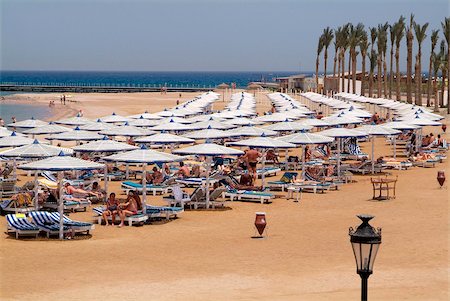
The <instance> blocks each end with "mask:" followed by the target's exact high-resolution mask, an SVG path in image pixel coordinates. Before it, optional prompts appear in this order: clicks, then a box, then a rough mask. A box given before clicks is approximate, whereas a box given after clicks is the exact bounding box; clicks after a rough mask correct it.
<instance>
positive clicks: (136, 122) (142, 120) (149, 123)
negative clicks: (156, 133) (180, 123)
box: [128, 117, 161, 127]
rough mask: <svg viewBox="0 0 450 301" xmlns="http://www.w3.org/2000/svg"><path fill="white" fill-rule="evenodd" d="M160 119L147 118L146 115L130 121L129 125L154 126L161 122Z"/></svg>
mask: <svg viewBox="0 0 450 301" xmlns="http://www.w3.org/2000/svg"><path fill="white" fill-rule="evenodd" d="M160 123H161V121H160V120H155V119H145V118H144V117H141V118H139V119H133V120H131V121H130V122H128V124H129V125H132V126H137V127H152V126H155V125H158V124H160Z"/></svg>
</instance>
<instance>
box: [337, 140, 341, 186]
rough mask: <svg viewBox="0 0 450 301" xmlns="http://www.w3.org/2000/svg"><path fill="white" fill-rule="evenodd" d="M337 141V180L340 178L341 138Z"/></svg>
mask: <svg viewBox="0 0 450 301" xmlns="http://www.w3.org/2000/svg"><path fill="white" fill-rule="evenodd" d="M337 139H338V149H337V151H338V157H337V169H338V179H340V178H341V138H337Z"/></svg>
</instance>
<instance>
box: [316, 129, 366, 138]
mask: <svg viewBox="0 0 450 301" xmlns="http://www.w3.org/2000/svg"><path fill="white" fill-rule="evenodd" d="M319 133H320V135H324V136H328V137H334V138H349V137H356V138H358V137H365V136H367V134H366V133H363V132H360V131H357V130H353V129H347V128H332V129H327V130H323V131H321V132H319Z"/></svg>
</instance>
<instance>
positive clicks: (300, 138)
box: [276, 133, 334, 145]
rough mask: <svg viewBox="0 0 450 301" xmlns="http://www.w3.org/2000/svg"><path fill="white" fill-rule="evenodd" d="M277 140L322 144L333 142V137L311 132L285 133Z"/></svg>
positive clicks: (301, 143)
mask: <svg viewBox="0 0 450 301" xmlns="http://www.w3.org/2000/svg"><path fill="white" fill-rule="evenodd" d="M276 139H278V140H282V141H285V142H289V143H292V144H300V145H303V144H324V143H330V142H333V141H334V139H333V138H332V137H328V136H324V135H320V134H312V133H296V134H292V135H286V136H282V137H279V138H276Z"/></svg>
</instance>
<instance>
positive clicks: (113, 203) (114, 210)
mask: <svg viewBox="0 0 450 301" xmlns="http://www.w3.org/2000/svg"><path fill="white" fill-rule="evenodd" d="M118 210H119V202H118V201H117V199H116V194H115V193H114V192H112V193H111V194H110V195H109V198H108V200H107V201H106V210H105V211H103V213H102V216H103V219H104V220H105V223H106V225H107V226H109V222H108V216H110V215H111V218H112V224H113V225H114V223H115V222H116V214H118V212H119V211H118Z"/></svg>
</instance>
